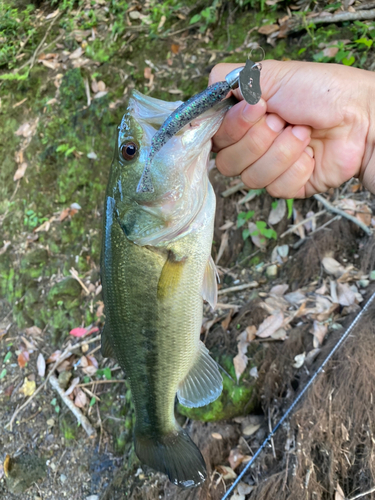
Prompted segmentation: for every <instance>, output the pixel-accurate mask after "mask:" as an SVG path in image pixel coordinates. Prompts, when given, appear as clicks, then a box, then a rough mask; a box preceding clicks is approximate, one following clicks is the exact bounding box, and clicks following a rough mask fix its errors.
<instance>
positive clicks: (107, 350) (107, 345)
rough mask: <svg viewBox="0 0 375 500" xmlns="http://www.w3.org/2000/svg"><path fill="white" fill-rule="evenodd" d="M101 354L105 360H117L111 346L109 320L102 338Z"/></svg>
mask: <svg viewBox="0 0 375 500" xmlns="http://www.w3.org/2000/svg"><path fill="white" fill-rule="evenodd" d="M101 344H102V345H101V349H100V351H101V353H102V356H103V357H104V358H115V356H114V354H113V349H112V346H111V342H110V338H109V323H108V320H107V321H106V322H105V325H104V327H103V330H102V336H101Z"/></svg>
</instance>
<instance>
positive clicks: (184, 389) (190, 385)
mask: <svg viewBox="0 0 375 500" xmlns="http://www.w3.org/2000/svg"><path fill="white" fill-rule="evenodd" d="M222 390H223V378H222V376H221V375H220V372H219V368H218V366H217V363H216V361H214V360H213V359H212V358H211V356H210V354H209V352H208V349H207V348H206V346H205V345H204V344H203V342H199V349H198V353H197V359H196V361H195V363H194V364H193V366H192V368H191V369H190V371H189V373H188V374H187V376H186V377H185V379H184V380H183V381H182V382H181V383H180V385H179V387H178V391H177V397H178V400H179V401H180V403H181V404H182V405H183V406H187V407H188V408H196V407H199V406H205V405H207V404H208V403H212V401H215V399H217V398H218V397H219V396H220V394H221V391H222Z"/></svg>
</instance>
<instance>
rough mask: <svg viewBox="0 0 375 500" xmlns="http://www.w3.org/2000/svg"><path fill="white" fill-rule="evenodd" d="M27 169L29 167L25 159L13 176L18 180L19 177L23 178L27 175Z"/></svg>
mask: <svg viewBox="0 0 375 500" xmlns="http://www.w3.org/2000/svg"><path fill="white" fill-rule="evenodd" d="M26 169H27V163H26V162H25V161H24V162H23V163H21V165H20V166H19V167H18V168H17V170H16V173H15V174H14V176H13V180H14V181H18V180H19V179H22V177H23V176H24V175H25V172H26Z"/></svg>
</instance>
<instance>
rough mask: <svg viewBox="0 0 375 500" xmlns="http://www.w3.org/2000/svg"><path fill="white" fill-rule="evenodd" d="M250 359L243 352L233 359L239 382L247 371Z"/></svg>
mask: <svg viewBox="0 0 375 500" xmlns="http://www.w3.org/2000/svg"><path fill="white" fill-rule="evenodd" d="M248 361H249V359H248V357H247V356H246V354H244V353H243V352H239V353H238V354H237V356H235V357H234V358H233V364H234V371H235V373H236V377H237V382H238V381H239V380H240V378H241V375H242V374H243V372H244V371H245V369H246V366H247V363H248Z"/></svg>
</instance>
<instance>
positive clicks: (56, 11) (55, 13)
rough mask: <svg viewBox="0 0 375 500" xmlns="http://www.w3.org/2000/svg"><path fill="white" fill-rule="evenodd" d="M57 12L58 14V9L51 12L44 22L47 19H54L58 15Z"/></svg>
mask: <svg viewBox="0 0 375 500" xmlns="http://www.w3.org/2000/svg"><path fill="white" fill-rule="evenodd" d="M59 12H60V10H59V9H56V10H54V11H53V12H51V13H50V14H48V15H47V16H46V20H47V19H53V18H54V17H56V16H57V15H58V13H59Z"/></svg>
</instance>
